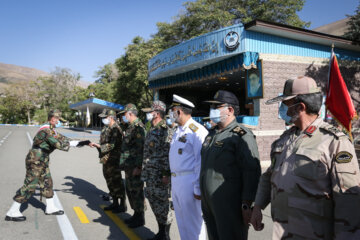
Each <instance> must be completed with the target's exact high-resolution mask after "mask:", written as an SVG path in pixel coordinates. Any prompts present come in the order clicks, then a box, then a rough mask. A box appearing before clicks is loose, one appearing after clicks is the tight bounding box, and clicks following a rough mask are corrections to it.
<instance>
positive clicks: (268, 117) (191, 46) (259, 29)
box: [148, 20, 360, 160]
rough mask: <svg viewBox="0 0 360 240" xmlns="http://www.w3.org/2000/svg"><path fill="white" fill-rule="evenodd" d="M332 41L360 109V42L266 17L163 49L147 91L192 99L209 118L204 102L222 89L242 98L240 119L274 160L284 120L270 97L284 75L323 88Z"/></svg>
mask: <svg viewBox="0 0 360 240" xmlns="http://www.w3.org/2000/svg"><path fill="white" fill-rule="evenodd" d="M332 46H334V52H335V54H336V55H337V58H338V60H339V64H340V70H341V73H342V75H343V78H344V80H345V81H346V83H347V86H348V89H349V92H350V94H351V96H352V98H353V100H354V104H355V106H356V109H357V111H358V112H359V107H360V105H359V103H360V96H359V89H358V86H359V80H360V73H359V69H360V44H359V43H358V45H356V44H354V43H353V42H352V41H350V40H348V39H345V38H342V37H339V36H333V35H328V34H324V33H320V32H315V31H311V30H306V29H302V28H297V27H292V26H287V25H283V24H277V23H271V22H266V21H261V20H254V21H252V22H250V23H247V24H238V25H233V26H230V27H226V28H222V29H219V30H217V31H214V32H210V33H207V34H204V35H201V36H199V37H196V38H193V39H190V40H188V41H185V42H183V43H181V44H179V45H176V46H173V47H171V48H169V49H166V50H164V51H163V52H161V53H159V54H158V55H156V56H155V57H153V58H152V59H150V61H149V63H148V72H149V75H148V80H149V88H150V89H152V90H153V92H154V98H155V99H160V100H162V101H164V102H166V103H170V102H171V101H172V94H177V95H180V96H182V97H184V98H186V99H189V100H190V101H192V102H193V103H194V104H195V106H196V111H195V112H194V116H195V118H196V119H197V120H199V121H201V119H202V117H205V116H208V115H209V106H208V105H206V104H203V101H204V100H208V99H212V98H213V96H214V94H215V92H216V91H217V90H219V89H224V90H229V91H232V92H234V93H235V94H236V95H237V97H238V99H239V103H240V115H239V116H238V118H237V119H238V121H239V122H242V123H243V124H245V125H247V126H249V127H250V128H252V129H253V131H254V134H255V135H256V136H257V141H258V145H259V152H260V154H261V156H260V157H261V159H262V160H269V159H270V153H269V152H270V145H271V143H272V142H273V141H274V140H275V139H276V138H278V137H279V135H280V134H281V133H282V132H283V131H284V130H285V125H284V121H282V120H281V119H280V118H279V116H278V106H276V105H265V101H266V100H268V99H270V98H273V97H276V96H278V95H279V94H281V93H282V91H283V85H284V82H285V81H286V80H287V79H289V78H294V77H297V76H301V75H306V76H310V77H312V78H314V79H315V80H316V81H317V83H318V85H319V86H321V87H322V89H323V91H324V93H325V92H326V84H327V79H328V71H329V59H330V55H331V49H332ZM356 124H358V123H355V125H354V126H356Z"/></svg>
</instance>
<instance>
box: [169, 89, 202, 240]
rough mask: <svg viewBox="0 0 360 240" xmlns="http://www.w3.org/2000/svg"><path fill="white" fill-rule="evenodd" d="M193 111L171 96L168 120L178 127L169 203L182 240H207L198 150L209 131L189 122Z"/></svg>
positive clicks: (172, 147)
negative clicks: (170, 202)
mask: <svg viewBox="0 0 360 240" xmlns="http://www.w3.org/2000/svg"><path fill="white" fill-rule="evenodd" d="M194 107H195V106H194V104H193V103H192V102H190V101H189V100H186V99H185V98H182V97H180V96H178V95H175V94H174V95H173V103H172V104H171V106H170V109H171V111H170V113H169V116H170V119H171V120H172V121H173V122H176V123H177V124H178V128H177V129H176V131H175V133H174V135H173V138H172V141H171V144H170V152H169V161H170V170H171V184H172V187H171V192H172V199H173V204H174V210H175V215H176V222H177V224H178V229H179V233H180V237H181V239H182V240H197V239H206V231H205V226H204V223H203V222H204V221H203V218H202V212H201V201H200V200H201V193H200V185H199V175H200V167H201V153H200V152H201V147H202V143H203V142H204V140H205V137H206V136H207V135H208V131H207V130H206V129H205V127H204V126H202V125H201V124H199V123H198V122H196V121H195V120H193V119H192V117H191V113H192V109H193V108H194Z"/></svg>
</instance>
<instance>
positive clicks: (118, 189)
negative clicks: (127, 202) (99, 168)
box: [99, 122, 125, 198]
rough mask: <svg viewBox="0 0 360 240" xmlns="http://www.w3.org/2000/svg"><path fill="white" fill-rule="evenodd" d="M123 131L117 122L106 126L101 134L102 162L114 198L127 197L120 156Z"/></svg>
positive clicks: (100, 151)
mask: <svg viewBox="0 0 360 240" xmlns="http://www.w3.org/2000/svg"><path fill="white" fill-rule="evenodd" d="M121 142H122V133H121V128H120V126H119V125H118V124H117V123H116V122H115V123H114V124H113V125H112V126H104V127H103V129H102V130H101V134H100V149H99V157H100V163H102V164H103V174H104V177H105V180H106V184H107V186H108V188H109V191H110V194H109V195H110V196H112V197H113V198H125V186H124V182H123V179H122V176H121V170H120V166H119V158H120V153H121Z"/></svg>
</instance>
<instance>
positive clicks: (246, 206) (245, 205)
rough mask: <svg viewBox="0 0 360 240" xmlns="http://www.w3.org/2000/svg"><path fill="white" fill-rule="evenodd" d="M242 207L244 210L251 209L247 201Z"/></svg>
mask: <svg viewBox="0 0 360 240" xmlns="http://www.w3.org/2000/svg"><path fill="white" fill-rule="evenodd" d="M241 208H242V209H243V210H248V209H250V207H249V205H247V204H246V203H243V204H241Z"/></svg>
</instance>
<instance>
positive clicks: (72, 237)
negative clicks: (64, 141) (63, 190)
mask: <svg viewBox="0 0 360 240" xmlns="http://www.w3.org/2000/svg"><path fill="white" fill-rule="evenodd" d="M26 134H27V136H28V139H29V141H30V144H31V145H32V144H33V141H32V138H31V136H30V133H29V132H26ZM54 202H55V205H56V206H57V207H59V208H60V209H64V208H63V206H62V205H61V202H60V200H59V198H58V196H57V194H56V192H55V191H54ZM56 219H57V221H58V224H59V226H60V230H61V233H62V235H63V237H64V239H65V240H77V239H78V238H77V236H76V234H75V231H74V228H73V227H72V225H71V223H70V220H69V218H68V217H67V215H66V213H64V214H63V215H58V216H56Z"/></svg>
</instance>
